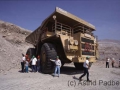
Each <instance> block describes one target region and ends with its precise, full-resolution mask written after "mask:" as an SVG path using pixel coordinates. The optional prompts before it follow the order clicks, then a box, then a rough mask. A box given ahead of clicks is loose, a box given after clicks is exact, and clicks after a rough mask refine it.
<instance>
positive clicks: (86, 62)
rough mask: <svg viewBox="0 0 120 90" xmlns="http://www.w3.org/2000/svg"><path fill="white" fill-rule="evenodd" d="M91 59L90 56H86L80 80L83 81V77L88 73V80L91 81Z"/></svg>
mask: <svg viewBox="0 0 120 90" xmlns="http://www.w3.org/2000/svg"><path fill="white" fill-rule="evenodd" d="M89 59H90V58H89V57H86V61H85V62H84V63H83V67H84V74H83V75H81V76H80V77H79V80H80V81H82V77H84V76H85V75H86V74H87V81H88V82H90V80H89V71H88V69H89V68H90V65H89Z"/></svg>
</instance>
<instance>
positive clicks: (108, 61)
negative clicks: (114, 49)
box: [106, 58, 120, 68]
mask: <svg viewBox="0 0 120 90" xmlns="http://www.w3.org/2000/svg"><path fill="white" fill-rule="evenodd" d="M110 60H111V65H112V68H114V64H115V62H116V61H115V59H114V58H106V68H109V63H110ZM119 67H120V59H119Z"/></svg>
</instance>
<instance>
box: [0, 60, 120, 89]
mask: <svg viewBox="0 0 120 90" xmlns="http://www.w3.org/2000/svg"><path fill="white" fill-rule="evenodd" d="M89 72H90V80H92V82H90V83H87V82H86V81H85V80H86V76H85V77H84V78H83V81H81V82H79V80H78V78H79V76H80V75H82V73H83V71H79V70H76V69H75V68H74V65H71V64H67V65H65V66H64V67H63V68H62V69H61V75H60V77H53V76H52V75H51V74H42V73H38V72H36V73H32V72H31V69H29V73H21V72H20V68H19V69H18V68H16V69H15V68H14V69H11V70H10V71H6V72H4V73H0V90H56V89H57V90H120V68H118V67H117V66H116V67H115V68H112V67H111V65H110V68H105V63H104V62H103V61H99V62H97V63H94V64H93V65H92V67H91V68H90V70H89Z"/></svg>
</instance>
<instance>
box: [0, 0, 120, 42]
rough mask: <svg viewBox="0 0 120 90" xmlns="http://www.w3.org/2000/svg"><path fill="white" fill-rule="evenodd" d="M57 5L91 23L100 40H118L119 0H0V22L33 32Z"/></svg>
mask: <svg viewBox="0 0 120 90" xmlns="http://www.w3.org/2000/svg"><path fill="white" fill-rule="evenodd" d="M56 6H58V7H60V8H62V9H64V10H66V11H68V12H70V13H72V14H74V15H76V16H78V17H80V18H82V19H84V20H86V21H88V22H89V23H91V24H93V25H94V26H95V27H96V31H95V32H94V33H95V34H96V35H97V36H98V38H99V39H117V40H120V0H43V1H40V0H34V1H33V0H0V20H3V21H7V22H10V23H13V24H16V25H18V26H20V27H23V28H25V29H28V30H32V31H33V30H35V29H36V28H37V27H38V26H40V24H41V22H42V21H43V20H44V19H45V18H46V17H48V16H49V15H50V14H51V13H52V12H53V11H54V10H55V7H56Z"/></svg>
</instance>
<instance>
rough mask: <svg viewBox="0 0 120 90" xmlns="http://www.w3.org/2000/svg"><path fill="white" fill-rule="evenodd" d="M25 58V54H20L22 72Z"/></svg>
mask: <svg viewBox="0 0 120 90" xmlns="http://www.w3.org/2000/svg"><path fill="white" fill-rule="evenodd" d="M25 60H26V58H25V55H24V54H22V61H21V72H24V62H25Z"/></svg>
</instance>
